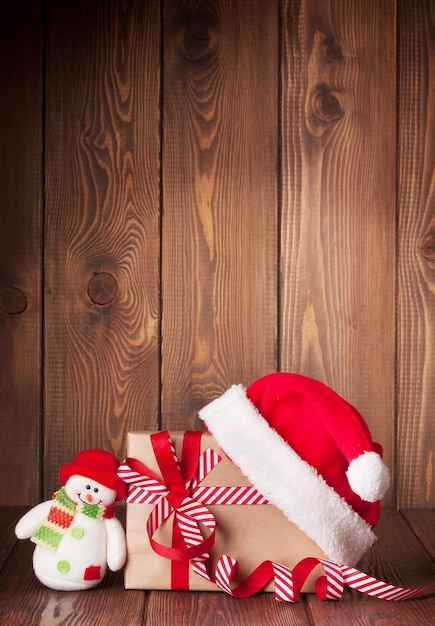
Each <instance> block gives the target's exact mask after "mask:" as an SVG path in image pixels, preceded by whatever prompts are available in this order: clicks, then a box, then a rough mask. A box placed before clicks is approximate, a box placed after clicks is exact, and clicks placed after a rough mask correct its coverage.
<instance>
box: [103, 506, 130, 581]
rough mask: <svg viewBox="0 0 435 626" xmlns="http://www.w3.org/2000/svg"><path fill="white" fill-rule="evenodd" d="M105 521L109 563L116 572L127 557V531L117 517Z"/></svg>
mask: <svg viewBox="0 0 435 626" xmlns="http://www.w3.org/2000/svg"><path fill="white" fill-rule="evenodd" d="M104 521H105V525H106V534H107V565H108V566H109V568H110V569H111V570H112V572H116V571H117V570H119V569H121V568H122V567H123V565H124V563H125V561H126V558H127V546H126V542H125V532H124V528H123V527H122V524H121V522H120V521H119V519H117V518H116V517H112V518H110V519H106V520H104Z"/></svg>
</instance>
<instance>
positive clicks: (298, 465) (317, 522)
mask: <svg viewBox="0 0 435 626" xmlns="http://www.w3.org/2000/svg"><path fill="white" fill-rule="evenodd" d="M199 417H200V418H201V419H202V420H203V421H204V422H205V424H206V426H207V428H208V430H209V431H210V432H211V434H212V435H213V436H214V438H215V439H216V441H217V442H218V444H219V445H220V446H221V448H222V449H223V451H224V452H225V453H226V454H227V455H228V456H229V457H230V458H231V460H232V461H233V462H234V463H235V464H236V465H237V466H238V467H239V469H240V470H241V472H242V473H243V474H244V475H245V476H246V478H247V479H248V480H249V482H250V483H251V484H252V485H253V486H254V487H255V488H256V489H258V491H259V492H260V493H261V494H262V495H263V496H265V497H266V498H267V499H268V500H269V502H270V503H271V504H274V505H275V506H276V507H277V508H279V509H280V510H281V511H282V512H283V513H284V515H285V516H286V517H287V519H289V520H290V521H291V522H293V523H294V524H295V525H296V526H297V527H298V528H299V529H300V530H301V531H302V532H304V533H305V534H306V535H307V536H308V537H310V538H311V539H312V540H313V541H314V542H315V543H316V544H317V545H318V546H319V547H320V548H321V549H322V550H323V552H324V553H325V554H326V555H327V556H328V557H329V558H330V559H332V560H333V561H335V562H337V563H339V564H346V565H349V566H353V565H355V564H356V563H357V562H358V560H359V559H360V558H361V556H362V555H363V554H364V552H365V551H366V550H367V549H368V548H369V547H370V546H371V545H372V544H373V542H374V541H375V540H376V535H375V534H374V533H373V531H372V530H371V528H370V526H369V525H368V524H367V522H366V521H365V520H364V519H363V518H362V517H360V516H359V515H358V514H357V513H356V512H355V511H354V510H353V509H352V508H351V507H350V505H349V504H348V503H347V502H346V500H344V498H341V497H340V496H339V495H338V493H337V492H336V491H334V489H332V488H331V487H330V486H329V485H328V484H327V483H326V482H325V480H324V479H323V478H322V476H320V474H319V473H318V472H317V470H316V469H315V468H313V467H312V466H311V465H309V464H308V463H307V462H306V461H304V460H303V459H302V458H301V457H300V456H299V455H298V454H297V453H296V452H295V451H294V450H293V449H292V448H291V447H290V446H289V445H288V443H287V442H286V441H285V440H284V439H283V438H282V437H281V436H280V435H279V434H278V433H277V432H276V431H275V430H274V429H273V428H271V427H270V425H269V424H268V423H267V421H266V420H265V419H264V418H263V416H262V415H261V414H260V413H259V412H258V411H257V409H256V407H255V406H254V405H253V404H252V403H251V401H250V400H249V398H248V397H247V395H246V389H245V387H244V386H243V385H233V386H232V387H230V389H228V390H227V391H226V392H225V393H224V394H223V395H222V396H220V397H219V398H217V399H216V400H213V401H212V402H210V403H209V404H208V405H207V406H205V407H204V408H203V409H202V410H201V411H200V412H199ZM373 454H375V453H373ZM366 456H367V455H361V457H362V458H363V459H364V458H366ZM359 458H360V457H358V458H357V459H356V460H355V461H352V463H351V464H350V466H349V470H350V479H349V480H350V481H352V480H355V481H356V482H357V483H358V482H359V478H358V477H359V476H360V471H359V468H358V459H359ZM370 458H371V459H372V457H370ZM359 463H361V461H360V462H359ZM352 466H353V467H352ZM355 468H356V469H355ZM363 482H364V481H363Z"/></svg>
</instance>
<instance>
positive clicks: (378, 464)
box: [346, 452, 390, 502]
mask: <svg viewBox="0 0 435 626" xmlns="http://www.w3.org/2000/svg"><path fill="white" fill-rule="evenodd" d="M346 475H347V479H348V481H349V485H350V487H351V489H352V491H353V492H354V493H356V494H358V495H359V496H360V498H362V499H363V500H365V501H366V502H376V501H377V500H380V499H381V498H382V497H383V495H384V494H385V492H386V491H387V489H388V487H389V486H390V472H389V471H388V468H387V466H386V465H385V463H384V462H383V461H382V459H381V457H380V456H379V454H377V453H376V452H364V453H363V454H361V455H360V456H358V457H357V458H356V459H353V461H351V462H350V463H349V467H348V468H347V471H346Z"/></svg>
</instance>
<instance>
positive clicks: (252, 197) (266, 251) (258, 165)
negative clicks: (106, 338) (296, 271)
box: [162, 0, 278, 430]
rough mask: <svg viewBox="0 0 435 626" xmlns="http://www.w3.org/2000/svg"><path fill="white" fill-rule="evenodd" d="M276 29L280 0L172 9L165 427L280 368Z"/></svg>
mask: <svg viewBox="0 0 435 626" xmlns="http://www.w3.org/2000/svg"><path fill="white" fill-rule="evenodd" d="M277 29H278V10H277V2H276V0H273V1H271V2H262V0H252V1H251V2H249V3H246V4H242V3H239V2H236V0H217V1H216V2H213V3H210V2H206V1H201V0H200V1H193V0H192V1H189V0H180V1H175V0H172V1H169V2H165V3H164V68H165V72H164V76H165V81H164V90H163V106H164V121H165V123H164V129H163V131H164V142H163V172H162V181H163V204H164V212H163V230H162V237H163V239H162V297H163V317H162V381H163V388H162V419H163V425H164V427H165V428H171V429H182V430H183V429H187V428H195V427H199V426H198V424H197V423H195V417H196V415H197V412H198V410H199V409H201V408H202V407H203V406H204V405H205V404H206V403H207V402H208V401H210V400H212V399H214V398H215V397H216V396H217V395H220V394H221V393H223V392H224V391H225V390H226V389H227V388H228V387H229V386H230V385H231V384H233V383H244V384H249V383H250V382H252V381H253V380H255V379H256V378H258V377H259V376H261V375H263V374H265V373H267V372H269V371H273V370H275V369H276V367H277V355H276V341H277V339H276V338H277V324H276V320H277V271H278V270H277V217H278V202H277V201H278V189H277V150H278V122H277V106H278V104H277V103H278V100H277V98H278V76H277V67H278V65H277V63H278V56H277V55H278V43H277V42H278V32H277ZM259 42H261V45H259Z"/></svg>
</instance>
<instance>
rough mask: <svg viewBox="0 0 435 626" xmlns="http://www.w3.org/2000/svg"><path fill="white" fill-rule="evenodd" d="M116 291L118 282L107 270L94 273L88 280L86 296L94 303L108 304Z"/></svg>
mask: <svg viewBox="0 0 435 626" xmlns="http://www.w3.org/2000/svg"><path fill="white" fill-rule="evenodd" d="M117 293H118V283H117V282H116V280H115V279H114V277H113V276H112V274H108V273H107V272H101V273H98V274H94V276H93V277H92V278H91V280H90V281H89V285H88V296H89V298H90V299H91V300H92V302H93V303H94V304H98V305H100V306H104V305H105V304H110V303H111V302H112V301H113V299H114V298H115V296H116V294H117Z"/></svg>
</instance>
